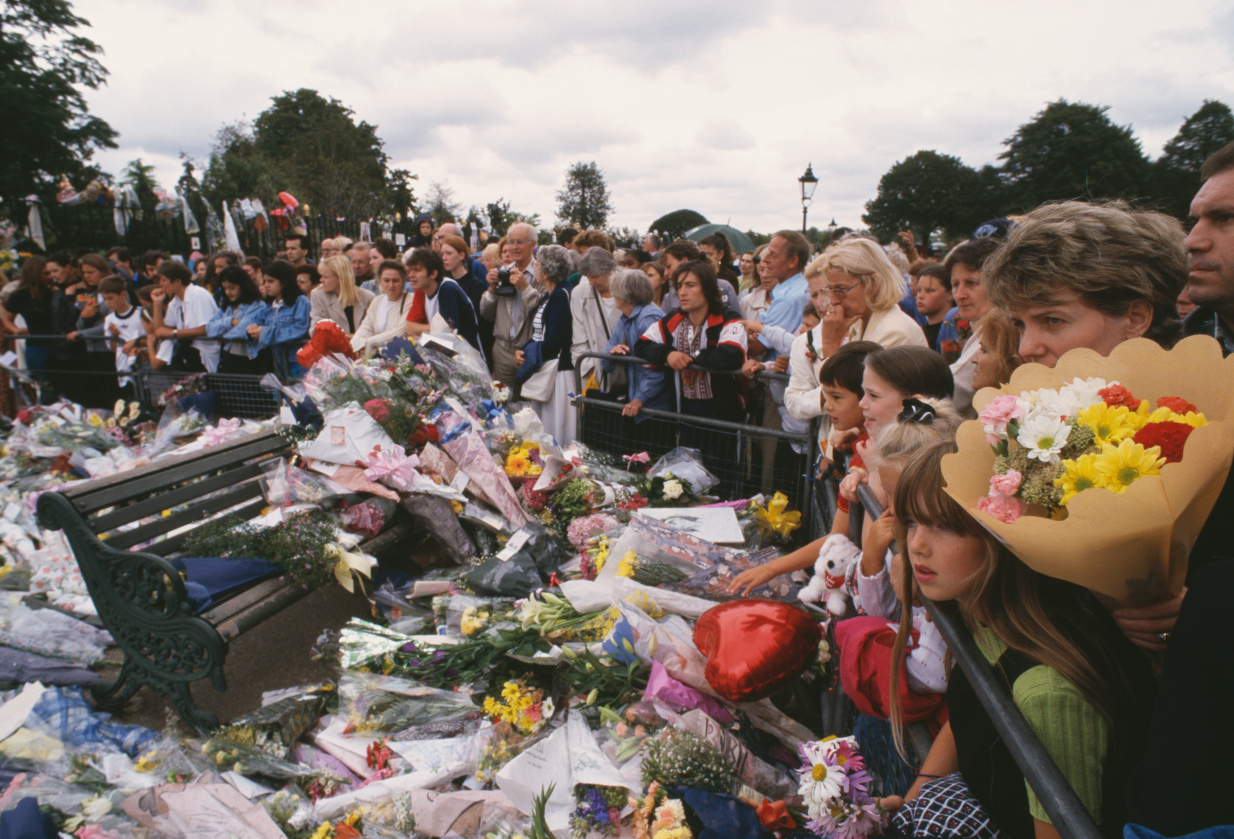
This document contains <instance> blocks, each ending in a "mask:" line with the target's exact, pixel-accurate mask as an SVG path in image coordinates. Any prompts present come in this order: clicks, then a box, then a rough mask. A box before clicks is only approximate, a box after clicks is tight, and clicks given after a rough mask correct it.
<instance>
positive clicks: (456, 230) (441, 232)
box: [433, 221, 467, 253]
mask: <svg viewBox="0 0 1234 839" xmlns="http://www.w3.org/2000/svg"><path fill="white" fill-rule="evenodd" d="M450 236H457V237H459V238H460V239H462V240H463V241H466V240H467V237H466V236H464V235H463V229H462V228H461V227H459V226H458V225H457V224H455V223H454V222H452V221H447V222H445V223H444V224H442V225H441V227H439V228H437V229H436V230H434V231H433V250H435V251H437V253H441V243H442V242H444V241H445V240H446V239H447V238H448V237H450Z"/></svg>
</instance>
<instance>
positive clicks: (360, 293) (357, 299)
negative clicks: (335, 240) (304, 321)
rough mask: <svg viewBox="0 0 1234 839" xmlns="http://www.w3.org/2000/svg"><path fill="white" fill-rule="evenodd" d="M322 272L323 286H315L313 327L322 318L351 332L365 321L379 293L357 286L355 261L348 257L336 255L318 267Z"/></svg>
mask: <svg viewBox="0 0 1234 839" xmlns="http://www.w3.org/2000/svg"><path fill="white" fill-rule="evenodd" d="M317 268H318V270H319V271H320V272H321V285H319V286H317V288H315V289H313V293H312V295H310V298H309V299H310V300H311V301H312V309H311V310H310V312H309V323H310V326H313V327H315V326H317V323H318V321H323V320H332V321H334V322H335V323H337V324H338V326H339V329H342V330H343V331H344V332H345V333H347V335H349V336H350V335H353V334H355V331H356V330H357V329H358V328H359V327H360V324H361V323H363V322H364V315H365V313H366V312H367V311H368V305H369V303H370V302H372V300H373V298H374V297H376V296H377V295H375V294H373V292H371V291H369V290H368V289H364V288H356V275H355V273H354V272H353V271H352V269H351V260H349V259H348V258H347V257H345V256H332V257H330V258H329V259H327V260H324V261H323V262H322V263H321V264H320V265H318V266H317Z"/></svg>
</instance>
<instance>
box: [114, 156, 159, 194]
mask: <svg viewBox="0 0 1234 839" xmlns="http://www.w3.org/2000/svg"><path fill="white" fill-rule="evenodd" d="M120 183H122V184H128V185H129V186H131V187H133V192H135V193H136V194H137V200H139V201H145V202H150V201H153V200H154V191H155V190H156V189H159V188H160V187H159V182H158V179H156V178H155V177H154V167H153V166H152V165H150V164H149V163H142V162H141V158H140V157H139V158H137V159H136V160H130V161H129V163H128V165H127V166H125V167H124V172H123V174H122V175H121V176H120Z"/></svg>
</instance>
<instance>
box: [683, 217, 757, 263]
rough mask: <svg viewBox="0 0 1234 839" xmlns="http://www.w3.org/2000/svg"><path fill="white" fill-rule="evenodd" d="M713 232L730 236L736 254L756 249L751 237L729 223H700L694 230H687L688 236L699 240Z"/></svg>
mask: <svg viewBox="0 0 1234 839" xmlns="http://www.w3.org/2000/svg"><path fill="white" fill-rule="evenodd" d="M712 233H723V234H724V235H725V236H727V237H728V243H729V244H730V245H732V246H733V255H734V256H741V255H742V254H743V253H745V252H746V251H752V250H754V243H753V242H751V241H750V237H749V236H747V235H746V234H744V233H742V232H741V231H740V230H738V229H737V228H736V227H733V226H732V225H728V224H700V225H699V226H698V227H696V228H694V229H693V230H689V231H687V232H686V238H687V239H693V240H694V241H695V242H697V241H698V240H699V239H702V238H703V237H704V236H710V235H711V234H712Z"/></svg>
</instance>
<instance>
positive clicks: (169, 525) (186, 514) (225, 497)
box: [107, 481, 264, 551]
mask: <svg viewBox="0 0 1234 839" xmlns="http://www.w3.org/2000/svg"><path fill="white" fill-rule="evenodd" d="M259 496H261V485H260V484H258V483H257V482H256V481H249V482H248V483H246V484H242V485H240V486H238V487H236V488H235V489H234V490H229V491H227V492H224V493H222V494H221V495H216V496H214V497H213V498H208V499H206V500H205V501H201V502H198V503H197V504H191V505H189V507H188V508H187V509H184V510H180V511H178V512H175V513H172V514H171V515H169V516H163V517H161V518H156V519H155V520H154V521H152V522H150V523H149V524H143V525H142V526H140V527H135V528H133V529H132V530H126V531H124V532H123V533H116V534H114V535H112V536H111V537H110V538H108V540H107V543H108V544H109V545H110V546H111V547H113V548H116V549H117V550H122V551H123V550H127V549H129V548H131V547H133V546H134V545H140V544H141V543H142V542H149V541H150V540H151V539H154V538H157V537H159V536H162V535H163V534H164V533H170V532H171V531H173V530H177V529H179V528H181V527H184V526H185V525H187V524H192V523H193V522H195V521H201V520H203V519H207V518H209V517H210V516H212V515H214V514H215V513H220V512H222V511H223V510H226V509H228V508H229V507H235V506H236V505H238V504H243V503H244V502H245V501H248V500H249V499H250V498H257V497H259ZM262 506H264V503H263V505H262ZM258 509H260V507H259V508H258Z"/></svg>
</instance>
